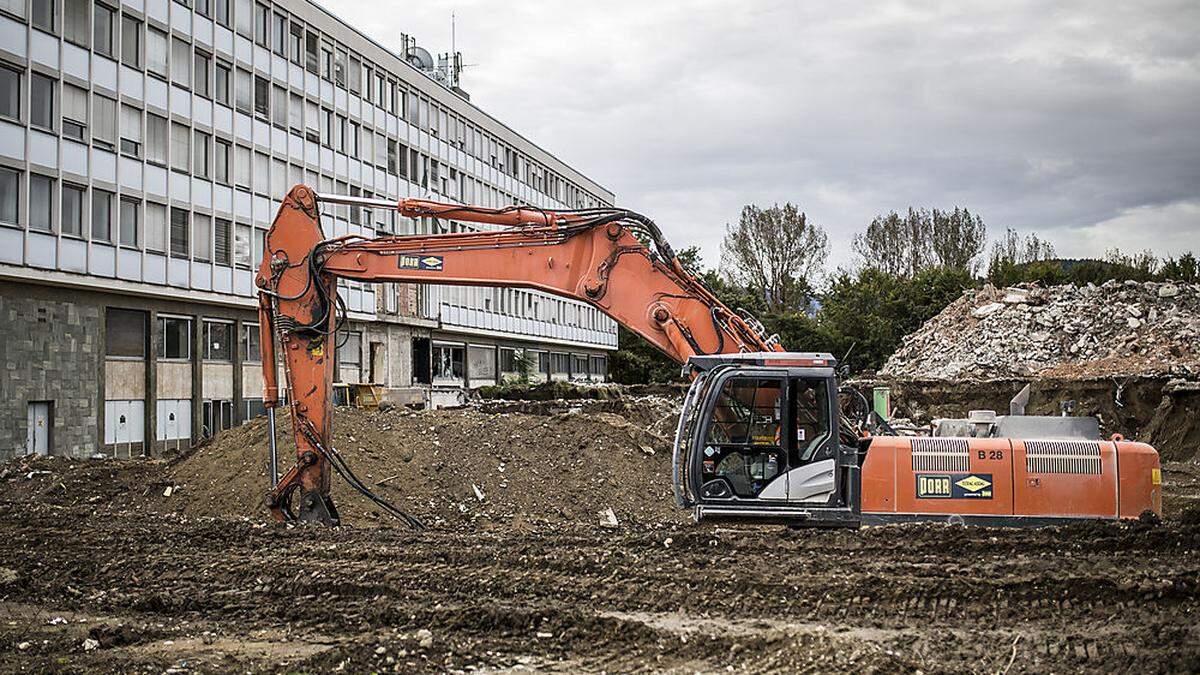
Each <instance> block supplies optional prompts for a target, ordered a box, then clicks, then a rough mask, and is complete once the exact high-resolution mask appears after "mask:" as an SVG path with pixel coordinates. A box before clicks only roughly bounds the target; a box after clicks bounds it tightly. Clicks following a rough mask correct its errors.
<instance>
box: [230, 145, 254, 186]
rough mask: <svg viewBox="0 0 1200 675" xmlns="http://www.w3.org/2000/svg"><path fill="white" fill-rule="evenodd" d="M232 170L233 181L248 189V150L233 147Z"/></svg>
mask: <svg viewBox="0 0 1200 675" xmlns="http://www.w3.org/2000/svg"><path fill="white" fill-rule="evenodd" d="M233 168H234V172H233V178H234V181H236V182H237V184H238V185H239V186H241V187H246V188H248V187H250V148H247V147H245V146H241V145H235V146H234V152H233Z"/></svg>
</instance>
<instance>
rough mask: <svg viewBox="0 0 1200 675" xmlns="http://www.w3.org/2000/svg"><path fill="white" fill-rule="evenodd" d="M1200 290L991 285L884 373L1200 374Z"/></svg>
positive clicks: (900, 353)
mask: <svg viewBox="0 0 1200 675" xmlns="http://www.w3.org/2000/svg"><path fill="white" fill-rule="evenodd" d="M1198 343H1200V285H1196V284H1169V283H1167V284H1163V283H1138V282H1134V281H1129V282H1125V283H1118V282H1115V281H1109V282H1107V283H1105V284H1103V285H1101V286H1095V285H1088V286H1082V287H1080V286H1073V285H1064V286H1053V287H1050V288H1037V287H1030V286H1022V287H1017V288H1007V289H997V288H993V287H991V286H986V287H984V288H983V289H980V290H969V291H967V292H965V293H964V294H963V295H962V297H960V298H959V299H958V300H956V301H955V302H953V303H951V304H950V306H949V307H947V308H946V309H945V310H943V311H942V312H941V313H940V314H938V315H937V316H935V317H934V318H933V319H930V320H929V321H928V322H926V323H925V325H924V326H922V327H921V329H920V330H918V331H917V332H915V333H913V334H912V335H909V336H908V337H906V338H905V340H904V343H903V345H902V346H901V348H900V349H899V350H897V351H896V353H895V354H893V355H892V357H891V358H890V359H888V361H887V363H886V364H885V365H884V367H883V370H882V371H881V375H883V376H885V377H896V378H913V379H924V380H959V379H1003V378H1012V377H1029V376H1045V377H1076V378H1083V379H1086V378H1096V377H1111V376H1117V377H1122V376H1140V377H1148V376H1167V375H1170V376H1184V377H1193V378H1194V377H1196V376H1197V375H1198V374H1200V344H1198Z"/></svg>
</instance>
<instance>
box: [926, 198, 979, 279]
mask: <svg viewBox="0 0 1200 675" xmlns="http://www.w3.org/2000/svg"><path fill="white" fill-rule="evenodd" d="M929 223H930V227H929V249H930V251H931V252H932V253H933V264H934V265H935V266H938V267H948V268H950V269H956V270H964V271H967V272H970V273H971V274H974V273H975V272H976V271H977V270H978V263H977V262H976V258H978V257H979V254H981V253H983V249H984V246H986V245H987V226H986V225H984V224H983V218H980V217H979V216H977V215H971V212H970V211H968V210H966V209H960V208H958V207H957V206H956V207H954V210H953V211H939V210H937V209H934V210H933V214H932V215H931V216H930V219H929Z"/></svg>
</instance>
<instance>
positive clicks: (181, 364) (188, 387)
mask: <svg viewBox="0 0 1200 675" xmlns="http://www.w3.org/2000/svg"><path fill="white" fill-rule="evenodd" d="M191 397H192V364H190V363H188V362H186V361H159V362H158V398H160V399H167V398H171V399H183V398H189V399H190V398H191Z"/></svg>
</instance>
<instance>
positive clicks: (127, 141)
mask: <svg viewBox="0 0 1200 675" xmlns="http://www.w3.org/2000/svg"><path fill="white" fill-rule="evenodd" d="M121 152H122V153H124V154H126V155H129V156H130V157H141V156H142V111H141V110H138V109H137V108H133V107H130V106H127V105H122V106H121Z"/></svg>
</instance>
